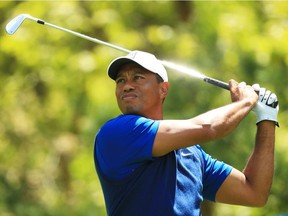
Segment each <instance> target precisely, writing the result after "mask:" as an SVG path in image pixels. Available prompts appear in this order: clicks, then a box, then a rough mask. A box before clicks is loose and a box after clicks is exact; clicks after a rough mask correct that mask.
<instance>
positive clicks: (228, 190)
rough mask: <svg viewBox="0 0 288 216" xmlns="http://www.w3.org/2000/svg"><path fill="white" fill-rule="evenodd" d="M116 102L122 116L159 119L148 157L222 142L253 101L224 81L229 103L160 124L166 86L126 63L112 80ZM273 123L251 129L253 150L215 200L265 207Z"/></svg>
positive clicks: (250, 92) (239, 86)
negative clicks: (254, 136) (228, 91)
mask: <svg viewBox="0 0 288 216" xmlns="http://www.w3.org/2000/svg"><path fill="white" fill-rule="evenodd" d="M115 81H116V91H115V94H116V98H117V103H118V106H119V108H120V110H121V112H122V113H123V114H136V115H141V116H144V117H146V118H150V119H155V120H160V125H159V128H158V132H157V135H156V137H155V140H154V144H153V150H152V155H153V156H154V157H160V156H163V155H165V154H167V153H169V152H171V151H173V150H176V149H180V148H185V147H188V146H192V145H195V144H199V143H201V144H203V143H206V142H209V141H213V140H217V139H220V138H224V137H225V136H227V135H228V134H229V133H231V132H232V131H233V130H234V129H235V128H236V127H237V126H238V125H239V123H240V122H241V120H242V119H243V118H245V116H246V115H247V114H248V113H249V112H250V111H251V110H252V109H253V107H254V106H255V105H256V103H257V100H258V95H257V94H256V93H255V91H254V89H253V88H252V87H251V86H249V85H246V84H245V83H244V82H242V83H237V82H236V81H234V80H230V81H229V87H230V94H231V99H232V103H231V104H228V105H226V106H223V107H220V108H217V109H214V110H211V111H208V112H206V113H203V114H201V115H198V116H196V117H193V118H191V119H186V120H163V100H164V99H165V97H166V96H167V94H168V90H169V84H168V83H167V82H160V83H159V82H157V79H156V76H155V74H154V73H152V72H149V71H147V70H145V69H144V68H142V67H140V66H138V65H137V64H134V63H133V64H126V65H124V66H123V67H122V68H121V69H120V70H119V72H118V74H117V77H116V80H115ZM274 143H275V123H274V122H270V121H262V122H260V123H258V125H257V132H256V139H255V147H254V150H253V152H252V154H251V156H250V159H249V160H248V162H247V165H246V166H245V168H244V170H243V171H242V172H241V171H239V170H237V169H234V168H233V170H232V172H231V173H230V175H229V176H228V177H227V178H226V180H225V181H224V183H223V184H222V186H221V187H220V189H219V190H218V192H217V194H216V201H218V202H223V203H230V204H239V205H245V206H257V207H260V206H263V205H265V204H266V202H267V199H268V196H269V192H270V188H271V184H272V179H273V172H274Z"/></svg>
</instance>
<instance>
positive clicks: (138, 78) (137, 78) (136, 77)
mask: <svg viewBox="0 0 288 216" xmlns="http://www.w3.org/2000/svg"><path fill="white" fill-rule="evenodd" d="M140 79H144V77H143V76H140V75H136V76H135V80H140Z"/></svg>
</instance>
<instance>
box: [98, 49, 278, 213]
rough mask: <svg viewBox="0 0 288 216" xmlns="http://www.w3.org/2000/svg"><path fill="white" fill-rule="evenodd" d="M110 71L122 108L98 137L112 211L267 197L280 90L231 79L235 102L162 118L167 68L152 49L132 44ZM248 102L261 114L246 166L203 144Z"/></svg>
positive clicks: (231, 125)
mask: <svg viewBox="0 0 288 216" xmlns="http://www.w3.org/2000/svg"><path fill="white" fill-rule="evenodd" d="M108 75H109V77H110V78H112V79H113V80H115V82H116V91H115V93H116V98H117V102H118V106H119V108H120V110H121V112H122V113H123V115H120V116H118V117H116V118H114V119H112V120H110V121H108V122H107V123H106V124H105V125H104V126H103V127H102V128H101V129H100V130H99V132H98V134H97V136H96V139H95V151H94V160H95V166H96V169H97V173H98V177H99V179H100V182H101V185H102V189H103V193H104V198H105V203H106V209H107V213H108V215H117V216H119V215H123V216H130V215H131V216H136V215H137V216H139V215H143V216H148V215H149V216H152V215H153V216H154V215H155V216H161V215H163V216H168V215H200V214H201V212H200V205H201V202H202V200H203V199H208V200H211V201H217V202H223V203H230V204H238V205H246V206H263V205H265V203H266V201H267V198H268V194H269V190H270V187H271V184H272V178H273V170H274V165H273V160H274V142H275V124H276V125H278V123H277V114H278V101H277V97H276V95H275V94H272V93H271V92H270V91H266V90H265V89H264V88H260V86H259V85H255V86H254V88H253V87H251V86H249V85H246V84H245V83H244V82H241V83H239V84H238V83H237V82H236V81H234V80H231V81H230V82H229V88H230V93H231V98H232V103H231V104H228V105H226V106H223V107H220V108H217V109H214V110H211V111H208V112H205V113H203V114H201V115H199V116H195V117H191V119H186V120H163V110H162V108H163V102H164V99H165V97H166V95H167V93H168V90H169V84H168V76H167V73H166V70H165V68H164V67H163V66H162V64H161V63H160V62H159V61H158V60H157V59H156V58H155V56H154V55H152V54H149V53H146V52H141V51H133V52H131V53H130V54H128V55H127V56H123V57H120V58H117V59H115V60H114V61H113V62H112V63H111V64H110V66H109V68H108ZM255 91H257V92H259V96H258V95H257V93H256V92H255ZM251 110H254V111H255V113H256V118H257V120H256V124H257V133H256V142H255V148H254V151H253V152H252V154H251V157H250V159H249V161H248V162H247V165H246V167H245V169H244V170H243V172H240V171H239V170H236V169H235V168H233V167H231V166H230V165H227V164H225V163H223V162H219V161H217V160H215V159H213V158H211V156H209V155H208V154H207V153H205V152H204V151H203V150H202V149H201V147H200V146H199V145H198V144H204V143H205V142H209V141H213V140H216V139H220V138H223V137H225V136H227V134H229V133H230V132H232V131H233V130H234V129H235V128H236V127H237V125H238V124H239V123H240V122H241V120H242V119H244V118H245V116H246V115H247V114H248V113H249V112H250V111H251Z"/></svg>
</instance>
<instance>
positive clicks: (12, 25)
mask: <svg viewBox="0 0 288 216" xmlns="http://www.w3.org/2000/svg"><path fill="white" fill-rule="evenodd" d="M26 18H27V19H30V20H32V21H35V22H37V23H38V24H41V25H46V26H49V27H52V28H55V29H58V30H61V31H64V32H67V33H70V34H73V35H75V36H77V37H80V38H83V39H86V40H89V41H92V42H94V43H98V44H102V45H105V46H108V47H110V48H113V49H116V50H119V51H122V52H125V53H130V52H131V50H128V49H125V48H123V47H120V46H117V45H114V44H111V43H108V42H105V41H102V40H99V39H97V38H93V37H89V36H87V35H84V34H81V33H78V32H75V31H72V30H69V29H66V28H63V27H60V26H57V25H54V24H52V23H48V22H45V21H43V20H41V19H38V18H35V17H32V16H30V15H28V14H21V15H19V16H17V17H15V18H14V19H13V20H11V21H10V22H9V23H8V24H7V26H6V31H7V33H8V34H13V33H14V32H15V31H16V30H17V29H18V28H19V26H20V25H21V23H22V22H23V21H24V19H26ZM7 27H8V28H7ZM159 61H160V62H161V63H162V64H163V66H164V67H167V68H170V69H176V70H177V67H175V66H173V64H171V63H167V62H166V61H161V60H159ZM190 75H191V74H190ZM194 77H195V78H199V79H201V80H203V81H205V82H207V83H210V84H212V85H215V86H218V87H221V88H223V89H226V90H229V85H228V84H227V83H225V82H222V81H220V80H216V79H214V78H211V77H206V76H204V75H202V74H201V75H200V76H199V75H197V76H196V75H194Z"/></svg>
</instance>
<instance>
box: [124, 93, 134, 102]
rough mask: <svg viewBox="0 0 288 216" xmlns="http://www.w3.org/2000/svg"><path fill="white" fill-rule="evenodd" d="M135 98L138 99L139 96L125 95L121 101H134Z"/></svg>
mask: <svg viewBox="0 0 288 216" xmlns="http://www.w3.org/2000/svg"><path fill="white" fill-rule="evenodd" d="M135 98H137V95H136V94H123V95H122V96H121V99H122V100H124V101H126V100H133V99H135Z"/></svg>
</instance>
